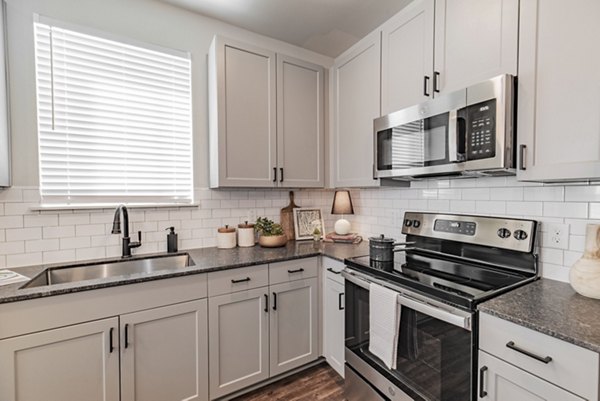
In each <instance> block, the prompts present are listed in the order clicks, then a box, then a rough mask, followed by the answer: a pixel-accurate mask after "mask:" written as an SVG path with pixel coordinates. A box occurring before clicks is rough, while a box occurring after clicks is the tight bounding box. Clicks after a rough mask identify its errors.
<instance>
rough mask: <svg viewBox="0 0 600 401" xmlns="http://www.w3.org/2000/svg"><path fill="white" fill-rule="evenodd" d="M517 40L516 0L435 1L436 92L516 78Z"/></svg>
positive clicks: (517, 11)
mask: <svg viewBox="0 0 600 401" xmlns="http://www.w3.org/2000/svg"><path fill="white" fill-rule="evenodd" d="M518 41H519V0H486V1H481V0H436V9H435V71H436V72H437V73H439V75H437V74H436V75H437V76H436V77H434V78H435V79H436V80H437V89H438V90H439V91H440V92H442V93H444V92H450V91H453V90H457V89H462V88H464V87H466V86H469V85H471V84H475V83H477V82H479V81H483V80H485V79H488V78H492V77H494V76H496V75H500V74H513V75H517V56H518Z"/></svg>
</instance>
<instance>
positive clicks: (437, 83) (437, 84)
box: [433, 71, 440, 93]
mask: <svg viewBox="0 0 600 401" xmlns="http://www.w3.org/2000/svg"><path fill="white" fill-rule="evenodd" d="M433 91H434V92H436V93H440V73H439V72H437V71H435V72H434V73H433Z"/></svg>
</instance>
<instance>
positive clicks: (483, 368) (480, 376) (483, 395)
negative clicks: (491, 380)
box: [479, 366, 488, 398]
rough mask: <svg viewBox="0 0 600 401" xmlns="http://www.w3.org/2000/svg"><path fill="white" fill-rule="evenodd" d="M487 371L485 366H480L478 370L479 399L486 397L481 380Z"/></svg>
mask: <svg viewBox="0 0 600 401" xmlns="http://www.w3.org/2000/svg"><path fill="white" fill-rule="evenodd" d="M487 370H488V368H487V366H482V367H481V369H479V398H483V397H487V391H485V390H484V387H485V385H484V383H483V379H484V377H485V372H486V371H487Z"/></svg>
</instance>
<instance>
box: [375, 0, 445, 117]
mask: <svg viewBox="0 0 600 401" xmlns="http://www.w3.org/2000/svg"><path fill="white" fill-rule="evenodd" d="M433 15H434V0H416V1H414V2H413V3H411V4H410V5H409V6H407V7H406V8H405V9H404V10H403V11H402V12H401V13H399V14H397V15H396V16H394V17H393V18H392V19H390V20H389V21H388V22H386V23H385V24H384V25H383V29H382V36H381V48H382V52H381V81H382V83H384V84H383V85H382V86H381V109H382V114H383V115H385V114H389V113H392V112H394V111H397V110H400V109H402V108H404V107H408V106H412V105H414V104H418V103H421V102H423V101H425V100H427V99H430V98H431V97H433V81H432V78H433Z"/></svg>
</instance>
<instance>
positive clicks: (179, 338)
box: [121, 299, 208, 401]
mask: <svg viewBox="0 0 600 401" xmlns="http://www.w3.org/2000/svg"><path fill="white" fill-rule="evenodd" d="M121 335H122V338H121V391H122V398H121V399H122V400H123V401H134V400H137V401H163V400H172V401H183V400H186V401H205V400H208V357H207V353H208V341H207V340H208V339H207V337H208V333H207V302H206V299H203V300H199V301H193V302H186V303H182V304H176V305H172V306H166V307H162V308H156V309H150V310H146V311H142V312H136V313H131V314H128V315H122V316H121Z"/></svg>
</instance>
